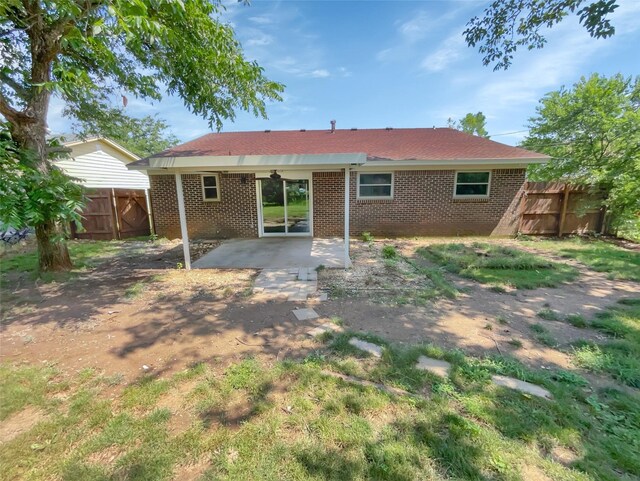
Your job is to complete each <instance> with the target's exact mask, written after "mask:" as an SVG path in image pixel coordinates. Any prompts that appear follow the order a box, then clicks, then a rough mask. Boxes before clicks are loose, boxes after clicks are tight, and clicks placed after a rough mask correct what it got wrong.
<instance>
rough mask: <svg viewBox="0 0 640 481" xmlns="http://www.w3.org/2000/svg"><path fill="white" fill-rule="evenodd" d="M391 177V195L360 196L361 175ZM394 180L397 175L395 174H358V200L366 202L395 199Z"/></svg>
mask: <svg viewBox="0 0 640 481" xmlns="http://www.w3.org/2000/svg"><path fill="white" fill-rule="evenodd" d="M363 174H364V175H391V194H390V195H360V185H361V184H360V176H361V175H363ZM394 180H395V173H394V172H366V171H363V172H358V185H357V188H358V189H357V191H356V199H364V200H376V199H377V200H389V199H393V184H394ZM362 185H366V186H371V185H374V186H375V185H377V186H380V185H383V186H386V185H389V184H362Z"/></svg>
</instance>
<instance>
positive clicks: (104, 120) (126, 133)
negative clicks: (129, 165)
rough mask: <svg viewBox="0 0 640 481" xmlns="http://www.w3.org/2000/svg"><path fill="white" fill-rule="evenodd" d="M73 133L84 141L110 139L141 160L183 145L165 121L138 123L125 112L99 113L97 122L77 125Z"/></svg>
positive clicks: (154, 119) (142, 120) (148, 118)
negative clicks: (99, 138)
mask: <svg viewBox="0 0 640 481" xmlns="http://www.w3.org/2000/svg"><path fill="white" fill-rule="evenodd" d="M73 131H74V133H76V134H77V135H78V136H80V137H81V138H86V137H92V136H100V137H108V138H110V139H112V140H115V141H116V142H118V143H119V144H120V145H122V146H123V147H125V148H126V149H128V150H130V151H131V152H133V153H134V154H136V155H139V156H140V157H146V156H148V155H152V154H157V153H158V152H162V151H163V150H165V149H168V148H169V147H172V146H174V145H176V144H177V143H178V142H179V139H178V138H177V137H176V136H175V135H173V134H172V133H171V132H170V131H169V126H168V125H167V123H166V122H165V121H164V120H163V119H160V118H158V117H157V116H151V115H147V116H145V117H142V118H140V119H138V118H134V117H130V116H128V115H126V114H125V113H124V112H123V111H122V109H108V110H105V111H102V112H99V115H96V116H95V117H94V118H93V119H90V120H85V121H84V122H80V123H79V124H76V125H74V126H73Z"/></svg>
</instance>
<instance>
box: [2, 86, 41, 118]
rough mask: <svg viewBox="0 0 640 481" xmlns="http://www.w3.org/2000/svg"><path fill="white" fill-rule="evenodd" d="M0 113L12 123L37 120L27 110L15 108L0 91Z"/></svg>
mask: <svg viewBox="0 0 640 481" xmlns="http://www.w3.org/2000/svg"><path fill="white" fill-rule="evenodd" d="M0 114H2V115H4V116H5V118H6V119H7V120H8V121H9V122H12V123H20V122H22V123H25V122H26V123H33V122H35V119H34V118H33V117H32V116H30V115H28V114H27V113H26V112H21V111H19V110H16V109H14V108H13V107H12V106H11V105H10V104H9V101H8V100H7V98H6V97H5V96H4V94H3V93H2V92H0Z"/></svg>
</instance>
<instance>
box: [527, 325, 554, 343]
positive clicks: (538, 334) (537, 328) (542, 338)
mask: <svg viewBox="0 0 640 481" xmlns="http://www.w3.org/2000/svg"><path fill="white" fill-rule="evenodd" d="M530 327H531V330H532V331H533V332H534V333H535V336H534V337H535V339H536V341H538V342H539V343H540V344H544V345H545V346H549V347H553V346H556V345H557V342H556V340H555V339H554V338H553V336H552V335H551V333H550V332H549V330H548V329H547V328H546V327H544V326H543V325H541V324H532V325H531V326H530Z"/></svg>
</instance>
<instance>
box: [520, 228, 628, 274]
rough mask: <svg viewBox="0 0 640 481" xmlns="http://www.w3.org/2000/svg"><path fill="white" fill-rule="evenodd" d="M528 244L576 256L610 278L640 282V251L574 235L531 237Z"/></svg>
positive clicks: (571, 256)
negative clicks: (549, 237)
mask: <svg viewBox="0 0 640 481" xmlns="http://www.w3.org/2000/svg"><path fill="white" fill-rule="evenodd" d="M523 244H524V245H528V246H531V247H535V248H536V249H543V250H546V251H549V252H553V253H555V254H558V255H561V256H563V257H567V258H570V259H575V260H577V261H579V262H581V263H582V264H584V265H586V266H587V267H588V268H589V269H593V270H594V271H598V272H605V273H607V275H608V277H609V278H610V279H620V280H632V281H640V252H637V251H631V250H629V249H624V248H622V247H618V246H616V245H614V244H611V243H609V242H605V241H601V240H595V239H593V240H592V239H584V238H570V239H564V240H527V241H523Z"/></svg>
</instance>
